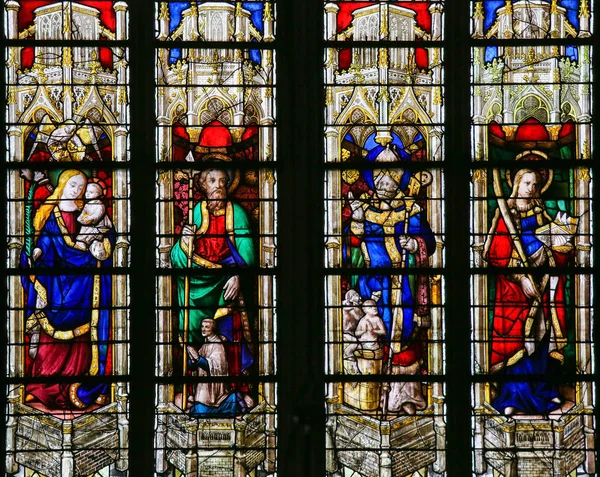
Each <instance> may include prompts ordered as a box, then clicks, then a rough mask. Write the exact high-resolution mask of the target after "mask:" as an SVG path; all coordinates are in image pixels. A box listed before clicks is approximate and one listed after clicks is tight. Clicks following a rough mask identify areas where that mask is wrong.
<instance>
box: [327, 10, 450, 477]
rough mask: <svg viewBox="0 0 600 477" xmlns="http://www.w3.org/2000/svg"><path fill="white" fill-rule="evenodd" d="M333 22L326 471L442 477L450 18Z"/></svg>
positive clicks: (358, 17)
mask: <svg viewBox="0 0 600 477" xmlns="http://www.w3.org/2000/svg"><path fill="white" fill-rule="evenodd" d="M325 19H326V34H327V35H326V37H327V39H331V40H337V41H340V40H342V41H348V42H351V43H350V44H351V47H348V48H346V47H343V48H328V49H327V50H326V51H325V77H326V90H325V118H326V120H325V131H324V133H325V143H326V149H325V158H324V161H325V164H326V165H325V170H326V172H325V197H326V204H325V214H326V219H325V224H326V230H325V234H326V241H325V266H326V270H327V276H326V279H325V303H326V321H325V326H326V331H325V334H326V348H327V351H326V372H327V374H328V379H329V380H330V382H329V383H328V384H327V414H328V423H327V433H328V436H327V441H326V442H327V443H328V448H327V452H328V456H327V470H328V471H330V472H334V471H337V472H340V473H342V475H413V474H414V475H424V474H422V473H424V472H427V471H428V469H429V470H431V471H435V472H437V473H438V474H437V475H445V460H446V459H445V447H446V442H445V438H444V435H445V432H444V428H445V408H444V394H445V389H444V388H445V386H444V382H443V380H442V381H439V380H436V382H432V381H431V380H430V376H436V377H441V376H443V375H444V365H443V356H444V349H443V321H444V309H443V304H442V303H443V301H442V293H443V292H442V290H443V287H444V274H443V267H444V251H443V244H444V228H445V226H444V201H443V199H444V192H443V190H444V185H443V172H444V169H443V167H441V163H442V161H443V160H444V156H443V150H444V145H443V143H444V100H443V98H444V90H443V61H444V60H443V56H444V50H443V49H442V48H440V47H439V46H437V45H436V44H435V42H439V40H441V39H442V19H443V5H442V4H441V3H439V2H339V3H328V4H327V5H326V6H325ZM378 40H391V41H396V40H400V41H402V42H406V44H407V46H406V47H392V48H389V47H383V46H382V47H365V46H362V45H361V44H360V42H362V41H368V42H376V41H378ZM419 42H421V45H422V46H421V45H419ZM408 45H411V46H408ZM340 377H341V378H343V379H342V380H340V379H339V378H340ZM419 472H421V473H419Z"/></svg>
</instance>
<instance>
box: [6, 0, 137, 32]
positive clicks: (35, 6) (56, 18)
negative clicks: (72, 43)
mask: <svg viewBox="0 0 600 477" xmlns="http://www.w3.org/2000/svg"><path fill="white" fill-rule="evenodd" d="M4 9H5V15H6V22H5V25H4V27H5V32H6V36H7V38H11V39H15V40H16V39H19V40H33V41H39V40H108V41H110V40H126V39H127V38H128V18H127V17H128V15H127V2H124V1H114V0H72V1H62V2H56V1H53V0H5V2H4Z"/></svg>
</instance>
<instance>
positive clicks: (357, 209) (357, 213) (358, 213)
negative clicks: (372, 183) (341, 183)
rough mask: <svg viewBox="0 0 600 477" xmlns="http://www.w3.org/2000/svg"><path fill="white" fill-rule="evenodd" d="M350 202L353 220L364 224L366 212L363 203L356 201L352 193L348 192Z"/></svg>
mask: <svg viewBox="0 0 600 477" xmlns="http://www.w3.org/2000/svg"><path fill="white" fill-rule="evenodd" d="M348 202H349V203H350V209H351V210H352V220H356V221H357V222H362V221H364V220H365V211H364V210H363V208H362V201H360V200H358V199H355V198H354V194H353V193H352V192H348Z"/></svg>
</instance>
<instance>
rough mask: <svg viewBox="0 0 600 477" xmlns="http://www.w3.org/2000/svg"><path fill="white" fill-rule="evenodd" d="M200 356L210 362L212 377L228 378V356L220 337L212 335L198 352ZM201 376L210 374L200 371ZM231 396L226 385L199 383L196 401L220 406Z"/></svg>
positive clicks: (209, 367)
mask: <svg viewBox="0 0 600 477" xmlns="http://www.w3.org/2000/svg"><path fill="white" fill-rule="evenodd" d="M198 354H199V355H200V356H203V357H204V358H206V360H207V361H208V369H209V370H210V376H227V375H228V368H227V356H226V354H225V346H223V342H222V340H221V337H220V336H219V335H210V336H208V337H207V338H206V342H205V343H204V344H203V345H202V346H201V347H200V349H199V350H198ZM198 375H199V376H208V375H209V373H207V372H206V371H204V370H203V369H201V368H200V369H198ZM228 395H229V393H228V392H227V390H226V388H225V383H198V385H197V386H196V395H195V397H194V400H195V401H196V402H199V403H202V404H204V405H206V406H213V407H217V406H219V405H220V404H221V403H222V402H223V400H224V399H225V398H226V397H227V396H228Z"/></svg>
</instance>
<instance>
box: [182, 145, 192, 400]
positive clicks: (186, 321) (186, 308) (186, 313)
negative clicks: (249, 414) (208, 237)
mask: <svg viewBox="0 0 600 477" xmlns="http://www.w3.org/2000/svg"><path fill="white" fill-rule="evenodd" d="M185 160H186V161H188V162H194V156H193V155H192V152H191V151H190V152H189V153H188V155H187V156H186V157H185ZM193 179H194V170H193V169H190V171H189V173H188V225H189V226H190V227H193V226H194V213H193V212H194V182H193ZM193 244H194V239H193V237H191V238H190V243H189V245H188V250H187V268H188V273H187V274H186V275H185V284H184V292H183V293H184V304H183V378H184V381H183V393H182V401H181V407H182V409H183V410H184V411H185V409H186V407H187V397H188V396H187V383H186V382H185V377H186V376H187V371H188V367H187V347H188V339H189V327H190V275H189V271H190V269H191V268H192V255H193V253H194V246H193Z"/></svg>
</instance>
